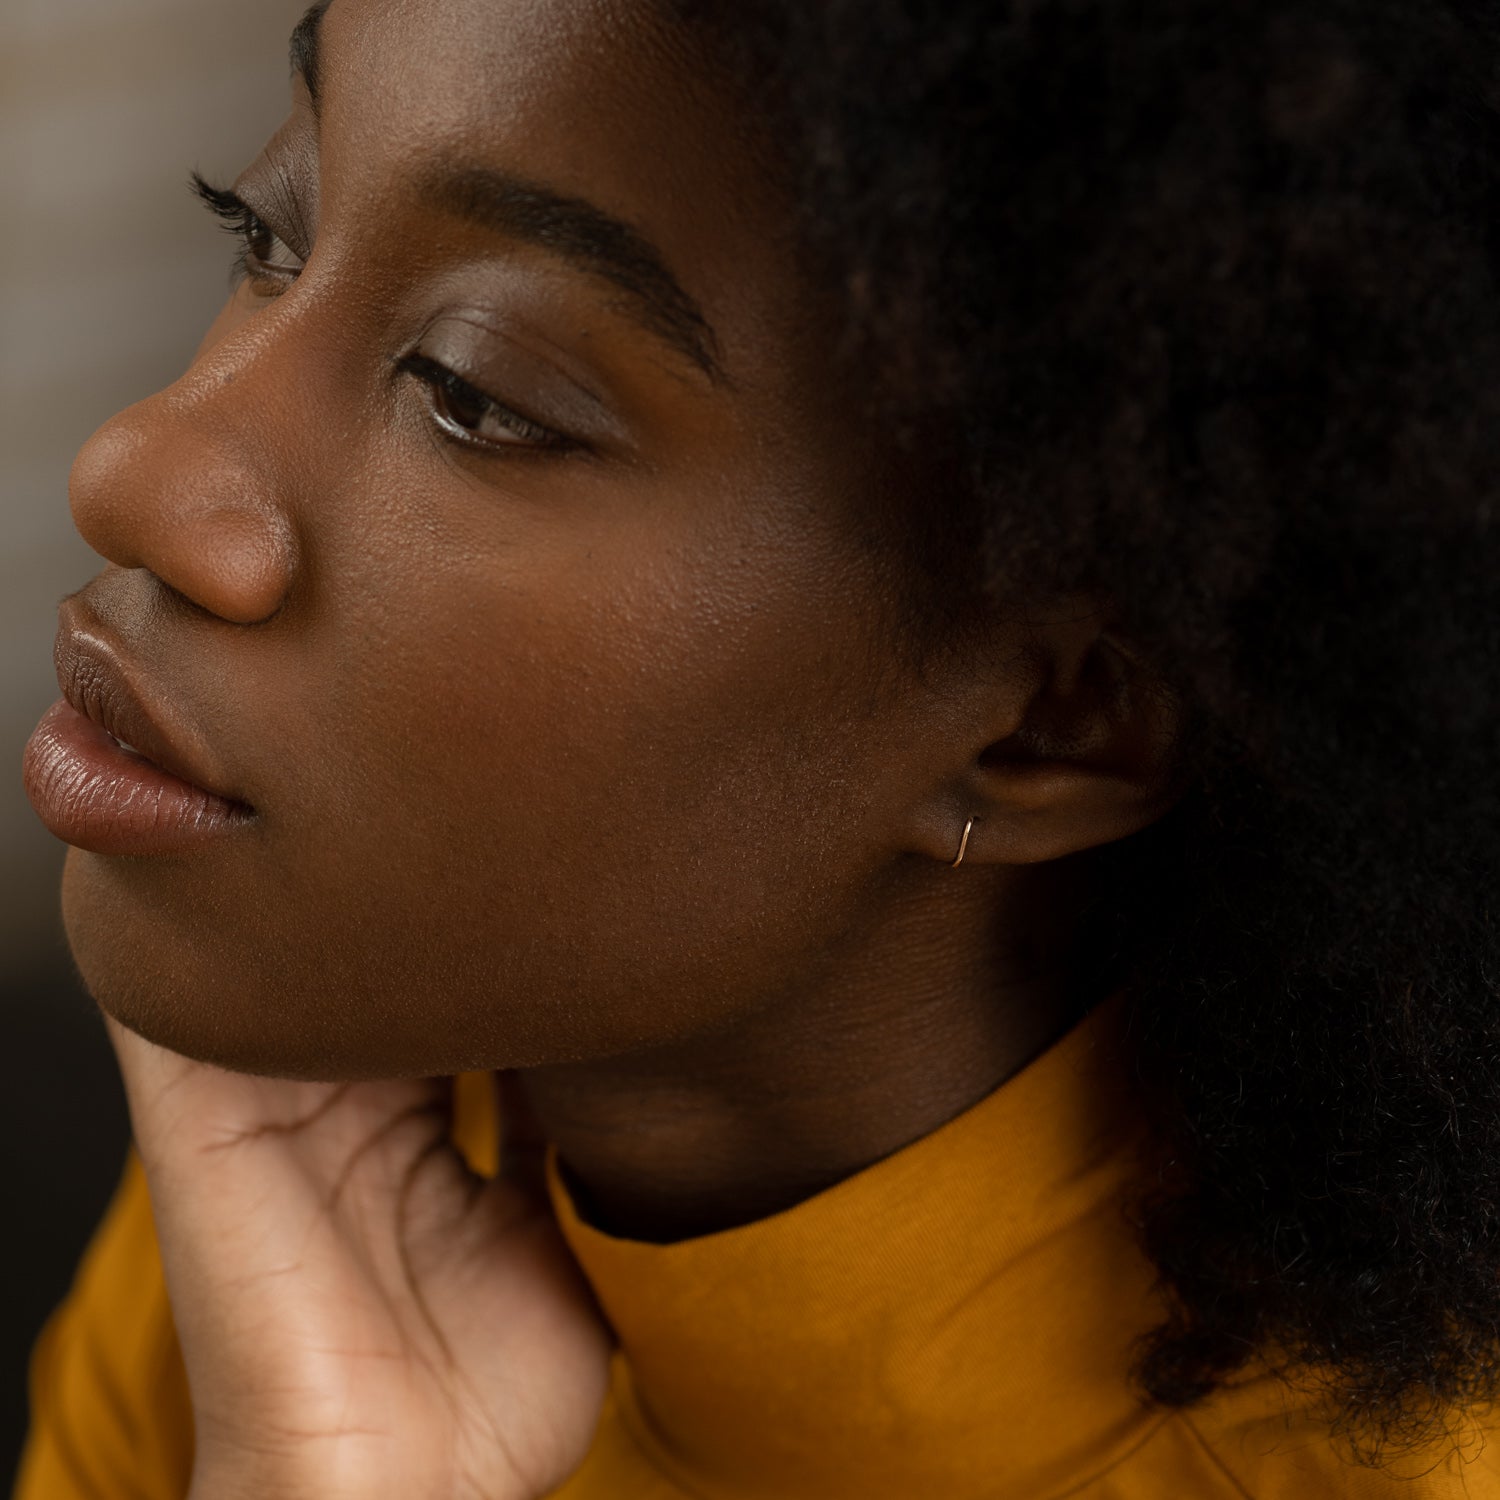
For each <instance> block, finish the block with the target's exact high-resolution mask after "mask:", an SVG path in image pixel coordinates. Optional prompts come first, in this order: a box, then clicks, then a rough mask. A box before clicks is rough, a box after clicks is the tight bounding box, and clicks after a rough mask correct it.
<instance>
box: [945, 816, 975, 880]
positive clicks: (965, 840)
mask: <svg viewBox="0 0 1500 1500" xmlns="http://www.w3.org/2000/svg"><path fill="white" fill-rule="evenodd" d="M973 826H974V819H973V818H970V819H969V821H968V822H967V823H965V824H964V836H963V837H962V838H961V839H960V840H959V841H958V858H957V859H955V860H954V861H953V863H952V864H951V865H949V866H948V868H949V869H950V870H956V869H957V868H958V867H959V866H960V865H961V864H962V863H963V862H964V850H965V849H967V848H968V847H969V830H970V829H971V828H972V827H973Z"/></svg>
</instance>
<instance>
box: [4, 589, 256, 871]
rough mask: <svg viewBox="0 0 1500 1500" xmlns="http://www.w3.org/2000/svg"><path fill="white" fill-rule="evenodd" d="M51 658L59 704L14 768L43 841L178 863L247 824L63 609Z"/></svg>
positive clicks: (246, 814) (240, 808) (246, 816)
mask: <svg viewBox="0 0 1500 1500" xmlns="http://www.w3.org/2000/svg"><path fill="white" fill-rule="evenodd" d="M70 603H71V601H70ZM54 656H55V660H56V665H57V676H58V684H59V686H60V687H61V688H62V690H63V697H62V698H61V700H59V701H58V702H57V703H54V704H53V705H52V707H51V708H50V709H48V710H47V712H46V713H45V714H44V715H43V716H42V720H41V723H39V724H38V725H37V727H36V730H35V732H34V733H33V734H32V736H31V739H30V741H29V742H28V743H27V746H26V754H25V759H24V764H23V775H24V779H25V784H26V794H27V796H28V797H29V798H30V799H31V804H32V806H33V807H34V808H35V809H36V812H37V815H38V817H40V818H41V820H42V822H43V823H44V824H45V825H46V826H47V828H48V830H49V831H50V832H51V833H53V834H54V835H55V836H56V837H58V838H60V839H62V840H63V841H64V842H65V843H69V844H72V845H74V846H75V847H77V848H80V849H88V850H91V851H93V852H94V853H97V854H180V853H186V852H189V851H190V850H192V849H194V848H197V847H200V846H201V845H203V844H204V843H205V842H207V841H210V840H213V839H217V838H221V837H223V836H225V835H226V834H228V833H230V832H232V831H233V830H235V829H236V828H242V827H244V826H245V825H246V824H248V823H250V822H252V821H253V820H254V816H255V814H254V810H253V809H252V808H250V807H249V806H248V805H246V804H245V803H244V802H243V801H240V800H239V799H237V798H235V797H233V796H232V795H230V794H229V793H228V792H226V791H225V790H223V789H222V788H220V787H219V786H218V785H217V784H216V782H215V781H214V780H213V778H212V777H211V776H210V775H209V774H206V773H204V772H202V771H200V770H199V769H198V767H197V766H196V765H194V763H193V757H192V756H191V755H190V753H189V752H188V751H186V750H185V749H184V748H183V745H182V740H183V738H185V736H183V735H181V734H180V732H179V733H178V734H173V733H171V732H169V731H167V730H165V729H163V728H162V725H161V717H164V716H165V715H164V714H163V713H162V710H164V709H165V704H164V703H162V702H161V700H160V699H159V698H158V699H156V700H155V702H154V703H153V700H152V699H151V698H149V697H148V696H147V695H146V694H145V693H143V692H141V691H140V690H139V689H138V688H137V687H136V686H135V684H134V683H133V682H132V681H131V678H130V675H129V674H128V673H127V671H126V670H125V668H124V664H123V662H122V661H121V660H120V658H119V656H118V655H117V653H116V652H115V650H114V649H113V647H112V646H111V645H110V644H108V642H106V641H105V640H104V639H103V637H101V636H100V635H98V634H97V633H95V632H93V631H90V630H86V629H84V628H82V627H81V626H80V625H79V624H78V622H77V620H76V617H75V613H74V612H73V611H70V609H69V607H68V605H64V608H63V617H62V623H61V626H60V628H59V630H58V635H57V646H56V650H55V653H54ZM148 703H150V704H152V706H153V707H156V708H157V710H158V712H157V713H153V712H152V711H151V708H149V707H148V706H147V705H148Z"/></svg>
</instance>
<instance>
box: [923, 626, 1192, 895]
mask: <svg viewBox="0 0 1500 1500" xmlns="http://www.w3.org/2000/svg"><path fill="white" fill-rule="evenodd" d="M1078 626H1079V621H1078V619H1077V617H1076V616H1073V617H1071V618H1069V619H1066V620H1064V621H1060V622H1058V628H1057V629H1056V630H1050V629H1049V627H1047V626H1045V625H1044V626H1041V627H1037V626H1035V625H1034V624H1033V625H1032V626H1030V627H1028V628H1029V629H1031V630H1032V631H1033V637H1032V639H1031V640H1030V641H1029V642H1028V648H1029V649H1027V650H1026V651H1024V652H1019V653H1018V652H1016V651H1014V650H1012V651H1011V652H1010V654H1009V656H1008V657H1007V658H1006V660H1007V662H1008V670H1007V671H1006V672H1005V674H1004V676H1003V678H1002V677H1000V676H999V675H997V678H996V680H994V681H992V682H991V683H989V684H984V683H981V682H977V681H974V682H971V684H970V685H969V693H970V694H971V695H972V696H971V700H970V701H971V703H972V707H973V713H972V717H971V719H970V725H971V729H972V731H973V734H972V737H971V738H970V739H969V741H968V745H967V755H966V756H965V760H964V764H962V765H961V766H960V767H957V768H952V767H951V763H950V770H949V772H948V774H947V776H945V777H944V781H945V783H946V784H945V785H943V786H941V787H938V788H934V792H935V795H934V797H933V799H932V802H931V803H930V804H929V807H928V809H927V812H926V815H925V816H924V817H923V818H922V822H923V824H925V825H926V835H925V837H921V838H920V839H919V844H920V846H921V847H922V849H923V852H924V853H926V854H927V855H928V857H930V858H933V859H936V860H940V861H941V862H942V863H943V864H945V865H948V866H950V867H951V868H953V869H958V868H960V867H963V868H966V869H967V868H972V867H977V866H980V865H1007V864H1008V865H1022V864H1040V863H1044V862H1047V861H1050V860H1055V859H1061V858H1065V857H1066V856H1067V855H1069V854H1075V853H1080V852H1082V851H1083V850H1086V849H1090V848H1096V847H1099V846H1101V845H1104V844H1108V843H1114V842H1116V841H1117V840H1119V839H1122V838H1126V837H1128V836H1129V835H1130V834H1132V833H1136V832H1139V831H1140V830H1141V829H1144V828H1146V827H1148V826H1149V825H1150V824H1152V823H1154V822H1156V821H1157V820H1158V819H1159V818H1160V817H1161V816H1163V814H1165V813H1166V812H1167V811H1168V810H1169V808H1170V807H1171V806H1172V804H1173V803H1174V802H1175V801H1177V800H1178V797H1179V796H1180V789H1179V788H1177V787H1175V786H1174V785H1173V776H1172V771H1173V762H1174V758H1175V756H1174V752H1175V749H1176V745H1177V743H1178V740H1179V736H1180V729H1181V724H1180V717H1181V715H1180V704H1179V700H1178V698H1177V697H1176V695H1175V694H1172V693H1170V692H1169V691H1168V690H1166V689H1165V687H1164V686H1163V685H1162V684H1161V683H1160V682H1159V681H1158V680H1157V679H1156V678H1155V677H1154V676H1153V675H1152V673H1151V671H1150V669H1149V667H1148V666H1147V664H1146V663H1144V662H1143V661H1142V660H1141V659H1140V658H1138V657H1137V656H1135V655H1134V653H1132V652H1129V651H1125V650H1122V649H1119V648H1118V647H1117V646H1116V645H1115V643H1114V637H1113V636H1112V635H1109V634H1106V633H1105V632H1103V631H1101V630H1099V629H1097V627H1096V628H1095V629H1093V630H1092V631H1089V632H1087V634H1086V635H1085V633H1083V632H1080V630H1079V628H1078ZM1013 644H1014V643H1013V642H1012V645H1013ZM955 770H956V773H957V774H956V775H955V774H954V771H955Z"/></svg>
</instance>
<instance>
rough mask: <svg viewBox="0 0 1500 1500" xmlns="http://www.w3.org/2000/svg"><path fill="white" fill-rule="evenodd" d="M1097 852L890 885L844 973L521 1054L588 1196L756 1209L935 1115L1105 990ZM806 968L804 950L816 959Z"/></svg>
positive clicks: (617, 1212)
mask: <svg viewBox="0 0 1500 1500" xmlns="http://www.w3.org/2000/svg"><path fill="white" fill-rule="evenodd" d="M1090 872H1091V865H1090V864H1089V863H1088V862H1087V860H1085V859H1083V858H1080V857H1077V856H1075V857H1074V858H1073V859H1071V860H1060V861H1055V862H1053V863H1051V864H1048V865H1038V866H1028V867H1022V868H1007V867H1002V868H996V869H994V870H989V871H985V872H983V873H982V874H981V872H978V871H976V872H974V878H971V879H970V880H969V881H966V882H965V883H964V886H963V888H962V891H961V893H956V892H955V891H954V889H953V887H952V886H949V887H948V888H946V889H938V890H934V889H933V888H931V887H929V888H927V889H922V890H906V891H900V892H893V893H892V894H891V896H890V897H889V898H888V900H887V901H886V902H885V903H884V906H883V908H882V909H881V910H879V911H877V912H876V913H875V917H876V920H874V921H873V922H872V923H871V924H870V926H869V928H868V932H869V934H870V935H869V937H868V939H867V940H865V941H863V942H861V943H857V944H854V945H853V949H854V951H853V952H852V953H850V954H849V955H847V957H846V958H845V960H844V961H843V962H841V963H840V964H839V965H838V966H837V968H836V971H834V972H830V973H828V974H826V975H820V976H819V977H818V979H817V980H816V981H813V982H809V983H808V984H807V985H806V986H805V987H801V988H799V989H798V990H797V991H796V992H795V993H788V994H784V995H781V996H778V997H776V998H775V999H774V1000H772V1001H770V1002H768V1003H766V1004H765V1005H763V1006H762V1007H760V1008H759V1009H757V1010H756V1011H755V1013H754V1014H752V1015H748V1016H744V1017H741V1018H739V1019H738V1020H736V1021H735V1022H734V1023H733V1024H732V1025H730V1026H729V1027H727V1028H724V1029H721V1030H720V1031H718V1032H716V1033H715V1034H714V1035H713V1036H709V1037H704V1036H698V1037H692V1038H689V1039H686V1040H684V1041H681V1042H678V1043H676V1044H674V1045H672V1046H671V1047H669V1048H657V1049H653V1050H651V1051H649V1052H642V1053H635V1054H631V1055H629V1056H624V1057H613V1058H607V1059H597V1060H591V1061H588V1062H583V1063H568V1064H560V1065H553V1066H545V1067H538V1068H532V1069H528V1070H527V1071H526V1072H525V1074H524V1075H523V1079H524V1088H525V1092H526V1095H527V1098H528V1101H529V1103H530V1104H531V1107H532V1109H533V1110H534V1111H535V1113H536V1115H537V1118H538V1120H539V1122H540V1124H541V1126H542V1129H543V1130H544V1132H545V1133H546V1136H547V1138H548V1139H549V1140H551V1141H553V1142H554V1143H555V1144H556V1146H557V1151H558V1160H559V1164H560V1166H561V1168H562V1170H563V1173H564V1176H565V1178H566V1180H567V1183H568V1187H569V1191H570V1193H571V1195H572V1196H573V1198H574V1201H575V1203H576V1204H577V1205H578V1207H579V1211H580V1213H581V1214H582V1215H583V1217H584V1218H585V1219H586V1220H587V1221H588V1222H590V1223H591V1224H592V1225H593V1226H594V1227H595V1228H597V1229H600V1230H603V1231H604V1232H606V1233H608V1234H613V1235H617V1236H620V1237H622V1238H627V1239H635V1240H646V1241H651V1242H655V1243H667V1242H670V1241H673V1240H679V1239H685V1238H689V1237H692V1236H696V1235H702V1234H708V1233H712V1232H713V1231H715V1230H720V1229H727V1228H731V1227H733V1226H735V1225H739V1224H745V1223H749V1222H751V1221H752V1220H755V1219H760V1218H765V1217H767V1216H768V1215H770V1214H774V1213H777V1212H779V1211H781V1210H782V1209H786V1208H790V1207H791V1206H792V1205H794V1204H796V1203H799V1202H801V1201H803V1200H804V1199H806V1198H809V1197H811V1196H812V1195H814V1194H815V1193H818V1192H821V1191H823V1190H824V1189H826V1188H828V1187H831V1186H832V1185H833V1184H834V1183H837V1182H840V1181H842V1180H843V1179H844V1178H846V1177H849V1176H852V1175H853V1174H854V1173H856V1172H859V1171H861V1170H863V1169H864V1168H865V1167H867V1166H870V1165H871V1164H872V1163H874V1162H876V1161H879V1160H880V1159H881V1158H882V1157H885V1156H889V1155H890V1154H891V1153H892V1152H894V1151H898V1150H900V1149H901V1148H902V1147H903V1146H906V1145H909V1144H910V1143H911V1142H912V1141H915V1140H917V1139H919V1138H920V1137H922V1136H924V1135H927V1134H929V1133H930V1132H932V1131H933V1130H936V1129H937V1128H938V1127H939V1126H940V1125H942V1124H945V1123H946V1122H947V1121H948V1120H950V1119H952V1118H953V1117H954V1116H955V1115H958V1114H961V1113H962V1112H963V1111H964V1110H966V1109H968V1108H969V1107H970V1106H971V1105H973V1104H975V1103H977V1102H978V1101H979V1100H980V1099H982V1098H983V1097H984V1096H985V1095H987V1094H989V1093H991V1092H992V1091H993V1090H994V1089H995V1088H997V1087H998V1086H999V1085H1000V1084H1002V1083H1003V1082H1005V1080H1006V1079H1007V1078H1009V1077H1010V1076H1011V1075H1012V1074H1014V1073H1016V1072H1018V1071H1019V1070H1020V1069H1021V1068H1023V1067H1024V1066H1025V1065H1026V1064H1027V1063H1028V1062H1030V1061H1031V1059H1032V1058H1033V1057H1035V1056H1036V1055H1037V1054H1038V1053H1040V1052H1041V1051H1043V1050H1044V1049H1045V1048H1046V1047H1047V1046H1049V1045H1050V1044H1051V1043H1052V1042H1053V1041H1055V1040H1056V1039H1057V1038H1058V1037H1059V1036H1060V1035H1062V1033H1063V1032H1064V1031H1066V1030H1067V1029H1068V1028H1069V1027H1070V1026H1071V1025H1072V1024H1073V1023H1074V1022H1075V1021H1076V1020H1077V1019H1078V1018H1079V1017H1080V1016H1081V1015H1082V1014H1083V1013H1084V1012H1085V1011H1086V1010H1088V1009H1089V1008H1090V1006H1091V1005H1092V1004H1093V1003H1094V1002H1095V1001H1097V1000H1098V999H1100V998H1101V997H1102V994H1103V992H1104V991H1103V987H1102V986H1101V985H1099V984H1098V983H1097V982H1096V981H1095V980H1094V979H1093V978H1092V977H1091V976H1090V974H1089V972H1088V966H1087V964H1086V962H1085V961H1084V960H1086V958H1087V957H1088V955H1086V954H1084V953H1082V952H1081V951H1080V944H1079V941H1078V930H1077V921H1076V914H1077V913H1078V911H1079V910H1080V909H1081V907H1082V906H1083V904H1084V900H1085V899H1086V896H1087V894H1088V889H1089V875H1090ZM810 967H811V966H810Z"/></svg>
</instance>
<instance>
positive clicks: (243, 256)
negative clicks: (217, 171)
mask: <svg viewBox="0 0 1500 1500" xmlns="http://www.w3.org/2000/svg"><path fill="white" fill-rule="evenodd" d="M191 181H192V190H193V193H194V194H195V195H196V196H197V198H198V199H199V201H200V202H202V203H203V204H204V205H205V207H207V209H208V211H209V212H210V213H211V214H213V216H214V217H215V218H216V219H218V220H219V222H220V223H221V224H222V225H223V226H224V228H225V229H226V230H227V231H228V232H229V233H230V234H232V235H233V236H234V237H235V238H236V239H237V240H239V241H240V250H239V254H238V255H236V256H235V258H234V262H233V266H232V276H233V280H234V282H235V284H236V285H237V284H238V283H239V282H240V281H241V280H245V279H248V280H249V282H250V285H251V289H252V290H253V291H254V292H256V294H257V295H259V296H267V297H274V296H276V295H277V294H278V293H279V292H283V291H285V290H286V288H287V287H288V286H289V285H291V283H292V282H293V281H295V280H296V279H297V277H298V275H299V274H300V273H301V271H302V265H303V262H302V258H301V257H300V256H299V255H298V254H297V253H296V251H294V250H293V249H292V248H291V247H290V246H289V245H288V244H287V243H286V241H285V240H283V239H282V238H281V237H280V236H279V235H278V234H277V233H276V232H275V231H274V230H273V229H272V228H271V227H270V225H268V224H267V223H266V222H265V220H264V219H262V218H261V217H260V215H259V214H258V213H256V212H255V210H254V209H253V208H251V207H250V205H249V204H248V203H246V202H245V200H244V199H243V198H241V197H240V196H239V194H238V193H234V192H231V191H230V190H229V189H228V188H218V187H215V186H214V185H213V184H212V183H210V182H208V181H206V180H205V179H204V178H202V177H200V176H199V175H198V173H196V172H194V173H193V174H192V179H191Z"/></svg>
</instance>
